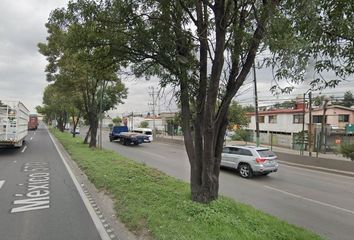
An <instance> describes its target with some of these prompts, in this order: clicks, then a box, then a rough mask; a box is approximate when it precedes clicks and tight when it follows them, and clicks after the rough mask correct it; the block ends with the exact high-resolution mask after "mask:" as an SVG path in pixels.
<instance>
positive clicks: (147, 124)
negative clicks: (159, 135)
mask: <svg viewBox="0 0 354 240" xmlns="http://www.w3.org/2000/svg"><path fill="white" fill-rule="evenodd" d="M139 127H141V128H147V127H149V123H148V122H147V121H142V122H141V123H140V125H139Z"/></svg>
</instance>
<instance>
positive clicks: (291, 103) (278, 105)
mask: <svg viewBox="0 0 354 240" xmlns="http://www.w3.org/2000/svg"><path fill="white" fill-rule="evenodd" d="M295 105H296V102H295V101H294V100H290V101H284V102H282V103H276V104H274V107H275V108H285V109H287V108H294V107H295Z"/></svg>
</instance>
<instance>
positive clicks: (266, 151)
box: [257, 149, 275, 157]
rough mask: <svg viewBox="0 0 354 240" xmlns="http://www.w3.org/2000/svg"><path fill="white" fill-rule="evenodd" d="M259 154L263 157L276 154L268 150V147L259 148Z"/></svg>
mask: <svg viewBox="0 0 354 240" xmlns="http://www.w3.org/2000/svg"><path fill="white" fill-rule="evenodd" d="M257 152H258V154H259V156H261V157H275V154H274V153H273V152H272V151H270V150H268V149H264V150H257Z"/></svg>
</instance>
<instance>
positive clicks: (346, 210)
mask: <svg viewBox="0 0 354 240" xmlns="http://www.w3.org/2000/svg"><path fill="white" fill-rule="evenodd" d="M264 187H265V188H268V189H270V190H273V191H276V192H280V193H283V194H285V195H288V196H291V197H294V198H298V199H301V200H305V201H309V202H312V203H316V204H318V205H322V206H325V207H330V208H334V209H337V210H340V211H343V212H346V213H350V214H354V211H351V210H348V209H345V208H341V207H338V206H335V205H332V204H329V203H324V202H320V201H317V200H314V199H311V198H307V197H302V196H300V195H297V194H293V193H290V192H287V191H284V190H281V189H278V188H274V187H270V186H266V185H264Z"/></svg>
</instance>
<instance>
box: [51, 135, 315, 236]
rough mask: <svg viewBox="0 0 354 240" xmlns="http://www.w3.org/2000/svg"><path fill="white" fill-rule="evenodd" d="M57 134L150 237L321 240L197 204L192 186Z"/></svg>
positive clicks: (234, 208)
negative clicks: (193, 196) (192, 192)
mask: <svg viewBox="0 0 354 240" xmlns="http://www.w3.org/2000/svg"><path fill="white" fill-rule="evenodd" d="M54 134H55V136H56V137H57V138H58V139H59V140H60V142H61V143H62V144H63V145H64V147H65V148H66V150H67V151H68V152H69V153H70V155H71V157H72V159H73V160H75V161H76V162H77V164H78V165H79V167H80V168H81V169H82V170H83V171H84V172H85V174H86V175H87V176H88V178H89V179H90V181H91V182H92V183H93V184H94V185H95V186H96V188H97V189H101V190H103V191H107V193H108V194H109V195H110V196H112V198H113V200H114V203H115V210H116V216H118V217H119V218H120V219H121V220H122V221H123V222H124V223H125V225H126V226H127V227H128V228H129V229H130V230H131V231H134V232H138V233H139V232H144V233H148V234H149V236H148V238H151V239H156V240H162V239H169V240H180V239H185V240H205V239H219V240H231V239H234V240H238V239H239V240H261V239H264V240H268V239H272V240H284V239H292V240H303V239H306V240H315V239H318V240H319V239H321V237H319V236H317V235H315V234H313V233H311V232H309V231H307V230H304V229H302V228H299V227H296V226H293V225H290V224H288V223H286V222H284V221H281V220H279V219H277V218H275V217H272V216H270V215H268V214H265V213H263V212H261V211H259V210H256V209H254V208H253V207H251V206H249V205H246V204H242V203H238V202H235V201H233V200H231V199H229V198H226V197H220V198H219V199H218V200H216V201H213V202H212V203H210V204H200V203H196V202H193V201H191V195H190V193H189V187H188V184H187V183H186V182H182V181H181V180H177V179H175V178H172V177H170V176H167V175H166V174H164V173H162V172H160V171H158V170H156V169H153V168H150V167H146V166H145V165H144V164H141V163H137V162H135V161H131V160H129V159H126V158H124V157H122V156H120V155H118V154H117V153H115V152H113V151H108V150H98V149H95V150H92V149H89V148H87V147H86V146H85V145H84V144H82V143H81V141H80V140H78V139H74V138H71V137H70V136H69V134H66V133H60V132H58V131H54ZM172 209H173V211H172Z"/></svg>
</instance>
